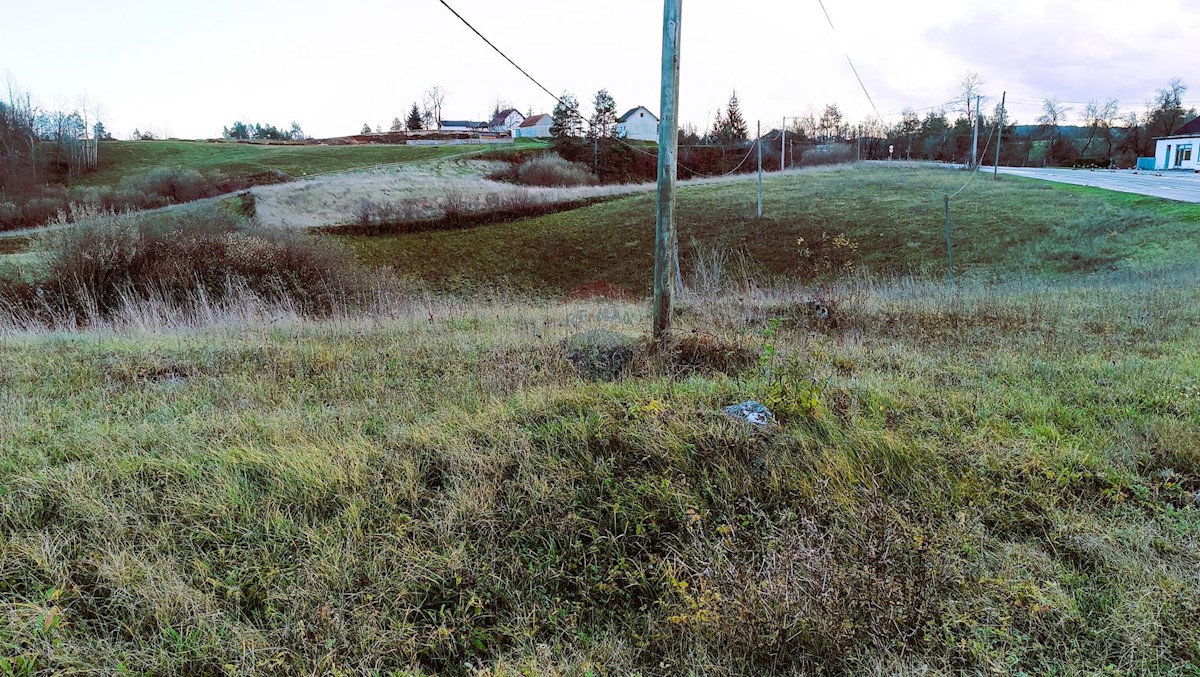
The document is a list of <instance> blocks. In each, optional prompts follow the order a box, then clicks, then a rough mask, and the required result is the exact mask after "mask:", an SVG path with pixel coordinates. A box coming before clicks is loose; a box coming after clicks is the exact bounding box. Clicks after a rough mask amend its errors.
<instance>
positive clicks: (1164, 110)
mask: <svg viewBox="0 0 1200 677" xmlns="http://www.w3.org/2000/svg"><path fill="white" fill-rule="evenodd" d="M1187 91H1188V86H1187V85H1185V84H1184V83H1183V80H1180V79H1179V78H1174V79H1172V80H1171V81H1170V82H1169V83H1167V86H1166V87H1164V88H1162V89H1160V90H1158V91H1157V92H1155V94H1154V101H1153V102H1151V103H1150V105H1149V106H1147V108H1149V109H1150V112H1149V116H1148V120H1147V121H1146V124H1147V126H1148V127H1149V130H1148V131H1149V132H1150V134H1151V135H1152V136H1169V135H1170V134H1171V133H1172V132H1174V131H1175V130H1176V129H1178V128H1179V126H1180V125H1181V124H1183V123H1184V122H1185V121H1186V118H1187V115H1188V111H1185V110H1184V108H1183V95H1184V94H1186V93H1187Z"/></svg>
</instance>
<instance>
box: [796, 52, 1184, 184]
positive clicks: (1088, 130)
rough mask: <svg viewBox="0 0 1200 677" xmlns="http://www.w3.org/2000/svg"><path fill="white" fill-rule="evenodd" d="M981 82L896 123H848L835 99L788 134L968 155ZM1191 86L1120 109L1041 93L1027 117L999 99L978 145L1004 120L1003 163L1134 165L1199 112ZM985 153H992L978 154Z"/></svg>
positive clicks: (900, 154)
mask: <svg viewBox="0 0 1200 677" xmlns="http://www.w3.org/2000/svg"><path fill="white" fill-rule="evenodd" d="M981 85H982V81H981V80H980V79H979V77H978V76H977V75H975V74H970V75H968V76H967V77H966V78H965V79H964V80H963V83H962V91H961V93H960V95H959V96H958V98H957V99H956V100H955V101H954V102H952V103H951V104H949V105H947V106H946V107H942V108H937V109H934V110H930V111H927V112H925V113H924V115H920V114H918V113H917V112H915V111H913V110H905V111H904V112H903V113H902V115H901V119H900V121H899V122H897V123H895V124H891V125H884V124H880V123H879V122H878V121H877V120H869V121H867V122H863V123H860V124H857V125H851V124H849V123H848V122H847V121H846V120H845V118H844V117H843V116H842V114H841V112H840V110H838V107H837V106H836V105H827V106H825V108H824V110H823V111H822V112H821V113H820V114H816V113H815V112H810V113H809V114H808V115H806V116H802V117H799V118H796V119H794V120H793V122H792V125H791V126H790V127H789V129H788V133H789V134H790V135H793V138H794V139H796V140H797V141H798V142H801V143H804V142H808V143H815V144H831V143H847V142H849V143H856V144H857V145H859V146H860V147H861V149H862V157H863V158H864V159H887V158H888V157H889V156H891V157H892V158H894V159H901V158H904V159H914V160H917V159H919V160H934V161H941V162H963V161H965V160H967V159H968V158H969V157H970V153H971V146H972V124H971V122H972V119H973V118H974V117H975V116H976V115H977V114H978V111H976V110H975V108H974V106H975V103H974V102H975V101H977V99H976V97H977V96H980V94H979V91H980V86H981ZM1187 91H1188V87H1187V85H1186V84H1185V83H1184V82H1183V81H1182V80H1179V79H1174V80H1171V81H1170V82H1169V83H1167V85H1166V86H1165V87H1163V88H1161V89H1159V90H1157V91H1156V92H1155V93H1154V96H1153V97H1152V98H1151V99H1150V100H1149V101H1147V102H1146V104H1145V110H1144V111H1140V112H1139V111H1124V112H1122V109H1121V105H1120V102H1119V101H1117V100H1115V99H1105V100H1099V99H1097V100H1092V101H1089V102H1087V103H1086V104H1084V105H1083V107H1082V108H1081V109H1080V110H1078V111H1076V110H1075V109H1074V108H1072V107H1071V106H1069V105H1067V104H1065V103H1063V102H1062V101H1060V100H1058V99H1055V98H1051V99H1043V100H1042V101H1041V106H1040V108H1041V110H1040V114H1039V115H1038V116H1037V118H1036V119H1035V120H1033V121H1032V122H1031V123H1028V124H1022V123H1021V121H1019V120H1016V119H1014V118H1013V116H1011V115H1010V114H1008V113H1007V112H1006V111H1004V110H1002V109H1001V106H1000V102H996V104H995V106H994V107H993V108H992V110H991V111H990V112H988V113H986V114H983V115H982V116H981V117H982V120H983V125H982V127H981V129H980V141H979V150H980V151H982V150H983V149H984V146H985V145H986V144H987V143H989V139H990V137H993V136H994V135H995V133H996V131H997V127H998V125H999V123H1000V122H1001V120H1003V125H1004V128H1003V138H1004V143H1003V145H1002V147H1001V152H1000V161H1001V163H1002V164H1008V165H1042V166H1072V165H1099V166H1120V167H1131V166H1134V165H1135V164H1136V161H1137V158H1139V157H1147V156H1151V155H1153V154H1154V152H1155V141H1154V140H1155V138H1157V137H1163V136H1169V135H1170V134H1171V133H1172V132H1174V131H1175V130H1176V129H1178V128H1179V127H1181V126H1182V125H1184V124H1186V123H1187V122H1189V121H1191V120H1194V119H1195V118H1196V117H1197V112H1196V109H1195V108H1193V107H1187V106H1185V105H1184V101H1183V97H1184V95H1185V94H1186V93H1187ZM1072 122H1074V123H1075V124H1071V123H1072ZM990 142H991V143H994V140H991V141H990ZM994 149H995V146H991V150H994ZM985 159H986V160H992V159H994V158H980V160H981V161H982V160H985Z"/></svg>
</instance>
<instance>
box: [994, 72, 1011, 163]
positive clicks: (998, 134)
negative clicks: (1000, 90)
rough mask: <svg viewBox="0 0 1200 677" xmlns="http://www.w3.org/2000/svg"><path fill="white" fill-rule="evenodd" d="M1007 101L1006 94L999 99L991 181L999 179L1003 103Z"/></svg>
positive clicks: (1002, 136) (1002, 134) (1002, 133)
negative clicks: (998, 116)
mask: <svg viewBox="0 0 1200 677" xmlns="http://www.w3.org/2000/svg"><path fill="white" fill-rule="evenodd" d="M1006 101H1008V92H1004V95H1003V96H1001V97H1000V119H999V121H998V122H996V168H995V169H994V170H992V180H993V181H994V180H996V179H999V178H1000V141H1001V140H1002V139H1003V138H1004V113H1005V110H1004V103H1005V102H1006Z"/></svg>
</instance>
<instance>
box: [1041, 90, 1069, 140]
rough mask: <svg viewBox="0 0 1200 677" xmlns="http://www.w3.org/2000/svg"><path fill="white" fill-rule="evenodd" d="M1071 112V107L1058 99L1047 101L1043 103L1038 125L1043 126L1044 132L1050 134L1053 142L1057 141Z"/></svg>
mask: <svg viewBox="0 0 1200 677" xmlns="http://www.w3.org/2000/svg"><path fill="white" fill-rule="evenodd" d="M1070 112H1071V107H1070V106H1067V105H1066V104H1064V103H1063V102H1061V101H1059V100H1058V99H1057V98H1053V99H1045V100H1043V101H1042V114H1041V115H1039V116H1038V119H1037V121H1038V124H1039V125H1041V126H1042V130H1043V131H1044V132H1046V133H1047V134H1048V136H1049V137H1050V139H1051V140H1052V141H1057V140H1058V137H1059V132H1060V128H1061V127H1062V124H1063V122H1065V121H1066V119H1067V114H1068V113H1070Z"/></svg>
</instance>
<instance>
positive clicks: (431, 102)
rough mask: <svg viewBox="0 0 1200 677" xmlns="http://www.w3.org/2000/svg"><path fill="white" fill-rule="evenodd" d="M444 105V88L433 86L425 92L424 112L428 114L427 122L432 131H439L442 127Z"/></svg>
mask: <svg viewBox="0 0 1200 677" xmlns="http://www.w3.org/2000/svg"><path fill="white" fill-rule="evenodd" d="M445 103H446V90H445V88H443V87H441V86H439V85H434V86H433V87H430V88H429V89H427V90H425V111H426V113H427V114H428V115H427V117H428V121H429V123H430V125H429V126H431V127H432V128H433V129H440V128H441V126H442V107H443V106H444V105H445Z"/></svg>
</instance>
